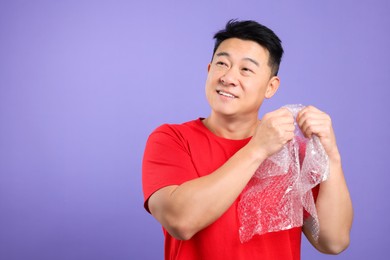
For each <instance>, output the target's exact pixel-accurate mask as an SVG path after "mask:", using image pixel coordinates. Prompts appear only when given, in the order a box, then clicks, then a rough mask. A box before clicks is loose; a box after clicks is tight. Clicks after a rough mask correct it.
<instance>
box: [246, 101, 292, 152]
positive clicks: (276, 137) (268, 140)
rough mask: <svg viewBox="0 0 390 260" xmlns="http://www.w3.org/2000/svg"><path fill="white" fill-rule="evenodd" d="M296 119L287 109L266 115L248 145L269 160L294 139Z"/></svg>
mask: <svg viewBox="0 0 390 260" xmlns="http://www.w3.org/2000/svg"><path fill="white" fill-rule="evenodd" d="M294 129H295V126H294V117H293V115H292V113H291V112H290V111H289V110H288V109H287V108H280V109H277V110H275V111H272V112H270V113H267V114H265V115H264V117H263V118H262V120H260V121H259V123H258V125H257V129H256V132H255V134H254V135H253V137H252V139H251V141H250V142H249V143H248V145H249V146H250V147H252V148H253V149H255V151H257V152H258V154H259V155H260V156H261V157H263V158H267V157H269V156H271V155H272V154H274V153H276V152H278V151H279V150H280V149H282V147H283V145H285V144H286V143H287V142H289V141H290V140H291V139H292V138H293V137H294Z"/></svg>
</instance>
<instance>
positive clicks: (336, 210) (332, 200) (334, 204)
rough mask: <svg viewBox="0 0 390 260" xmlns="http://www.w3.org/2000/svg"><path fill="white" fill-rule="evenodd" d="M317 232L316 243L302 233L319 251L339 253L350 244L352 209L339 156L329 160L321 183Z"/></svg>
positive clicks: (317, 204)
mask: <svg viewBox="0 0 390 260" xmlns="http://www.w3.org/2000/svg"><path fill="white" fill-rule="evenodd" d="M316 207H317V213H318V219H319V222H320V232H319V239H318V241H317V242H316V241H314V240H313V238H312V237H311V236H310V234H308V232H305V234H306V235H307V237H308V238H309V240H310V242H311V243H312V244H313V245H314V246H315V247H316V248H317V249H318V250H319V251H321V252H324V253H329V254H338V253H340V252H342V251H343V250H345V249H346V248H347V246H348V245H349V234H350V230H351V226H352V218H353V209H352V202H351V198H350V195H349V191H348V187H347V184H346V182H345V179H344V174H343V170H342V167H341V160H340V157H339V156H336V158H332V159H330V176H329V179H328V180H326V181H325V182H323V183H321V184H320V189H319V194H318V198H317V202H316Z"/></svg>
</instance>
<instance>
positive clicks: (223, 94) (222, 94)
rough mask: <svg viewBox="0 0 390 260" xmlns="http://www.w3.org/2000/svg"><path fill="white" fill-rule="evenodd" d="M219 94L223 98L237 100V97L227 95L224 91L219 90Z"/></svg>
mask: <svg viewBox="0 0 390 260" xmlns="http://www.w3.org/2000/svg"><path fill="white" fill-rule="evenodd" d="M217 93H218V94H219V95H221V96H225V97H228V98H237V97H236V96H234V95H232V94H230V93H227V92H224V91H222V90H217Z"/></svg>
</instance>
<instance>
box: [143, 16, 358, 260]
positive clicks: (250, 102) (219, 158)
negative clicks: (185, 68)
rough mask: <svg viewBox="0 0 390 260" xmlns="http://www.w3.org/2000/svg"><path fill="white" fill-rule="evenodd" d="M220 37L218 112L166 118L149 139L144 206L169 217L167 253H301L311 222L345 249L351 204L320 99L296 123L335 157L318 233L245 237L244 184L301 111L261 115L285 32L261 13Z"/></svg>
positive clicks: (326, 241) (213, 71)
mask: <svg viewBox="0 0 390 260" xmlns="http://www.w3.org/2000/svg"><path fill="white" fill-rule="evenodd" d="M214 38H215V39H216V43H215V48H214V53H213V57H212V60H211V63H210V64H209V65H208V77H207V81H206V96H207V99H208V102H209V104H210V106H211V113H210V115H209V116H208V117H207V118H204V119H203V118H199V119H198V120H194V121H190V122H187V123H184V124H180V125H163V126H160V127H159V128H157V129H156V130H155V131H154V132H153V133H152V134H151V135H150V137H149V139H148V142H147V145H146V148H145V154H144V161H143V188H144V196H145V208H146V209H147V210H148V211H149V212H150V213H151V214H152V215H153V216H154V217H155V218H156V219H157V220H158V221H159V222H160V223H161V225H162V226H163V229H164V234H165V259H185V260H189V259H213V260H214V259H273V260H274V259H283V260H287V259H300V242H301V231H302V230H303V232H304V233H305V235H306V236H307V238H308V240H309V241H310V242H311V243H312V244H313V246H314V247H315V248H317V249H318V250H319V251H321V252H324V253H329V254H338V253H340V252H341V251H343V250H344V249H345V248H346V247H347V246H348V244H349V233H350V228H351V225H352V205H351V200H350V196H349V192H348V188H347V186H346V183H345V180H344V176H343V171H342V168H341V159H340V154H339V151H338V148H337V145H336V139H335V135H334V133H333V129H332V124H331V120H330V117H329V116H328V115H327V114H325V113H324V112H322V111H320V110H318V109H317V108H315V107H312V106H308V107H306V108H304V109H303V110H302V111H301V112H300V113H299V114H298V116H297V123H298V126H299V127H300V129H301V131H302V132H303V134H304V135H305V136H306V137H309V138H310V137H311V136H312V135H317V136H318V137H319V140H320V142H321V143H322V145H323V147H324V150H325V151H326V153H327V155H328V157H329V163H330V177H329V179H328V180H327V181H325V182H323V183H321V185H320V188H319V192H318V196H317V200H316V208H317V214H318V218H319V221H320V232H319V238H318V240H315V239H314V238H313V237H312V236H311V234H310V232H308V227H305V226H303V227H298V228H291V229H288V230H283V231H278V232H271V233H267V234H264V235H255V236H254V237H253V238H252V239H251V240H249V241H248V242H244V243H241V242H240V240H239V232H238V229H239V225H240V224H239V219H238V213H237V205H238V202H239V199H240V194H241V192H242V191H243V190H244V188H245V187H246V185H247V184H248V182H249V180H250V179H251V178H252V176H253V175H254V173H255V171H256V169H257V168H258V167H259V165H260V164H261V163H262V162H263V161H264V160H265V159H266V158H268V157H269V156H270V155H272V154H274V153H276V152H277V151H279V150H280V149H281V148H282V147H283V145H285V144H286V143H288V142H289V141H290V140H292V138H293V137H294V129H295V127H294V118H293V116H292V114H291V113H290V112H289V111H288V110H287V109H285V108H282V109H278V110H276V111H273V112H270V113H268V114H266V115H265V116H264V117H263V118H262V119H261V120H258V112H259V109H260V107H261V104H262V102H263V100H264V98H271V97H272V96H273V95H274V94H275V92H276V91H277V90H278V87H279V83H280V80H279V78H278V76H277V73H278V68H279V63H280V61H281V58H282V54H283V49H282V46H281V42H280V40H279V38H278V37H277V36H276V35H275V34H274V33H273V32H272V31H271V30H270V29H268V28H267V27H265V26H263V25H260V24H258V23H257V22H254V21H234V20H232V21H229V22H228V23H227V25H226V28H225V29H224V30H221V31H220V32H218V33H217V34H216V35H215V37H214Z"/></svg>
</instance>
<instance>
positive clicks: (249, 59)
mask: <svg viewBox="0 0 390 260" xmlns="http://www.w3.org/2000/svg"><path fill="white" fill-rule="evenodd" d="M215 56H217V57H221V56H226V57H230V54H229V53H227V52H224V51H222V52H218V53H217V54H215ZM243 60H247V61H250V62H252V63H253V64H255V65H256V66H257V67H259V63H258V62H257V61H255V60H254V59H252V58H249V57H245V58H243Z"/></svg>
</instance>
